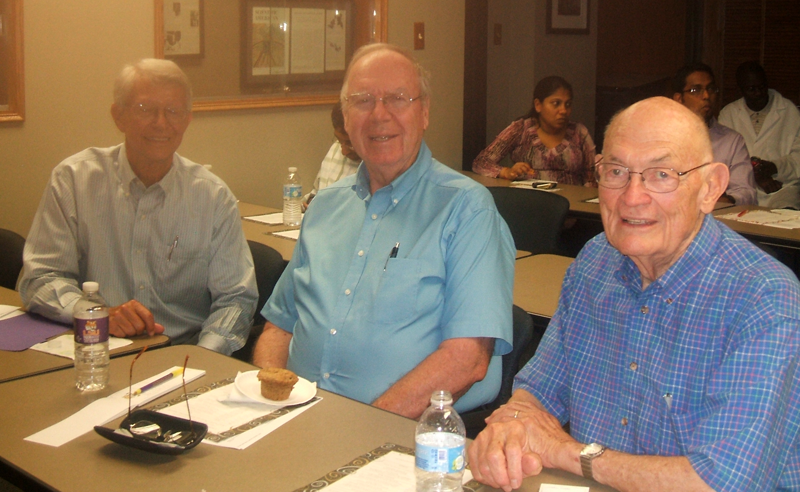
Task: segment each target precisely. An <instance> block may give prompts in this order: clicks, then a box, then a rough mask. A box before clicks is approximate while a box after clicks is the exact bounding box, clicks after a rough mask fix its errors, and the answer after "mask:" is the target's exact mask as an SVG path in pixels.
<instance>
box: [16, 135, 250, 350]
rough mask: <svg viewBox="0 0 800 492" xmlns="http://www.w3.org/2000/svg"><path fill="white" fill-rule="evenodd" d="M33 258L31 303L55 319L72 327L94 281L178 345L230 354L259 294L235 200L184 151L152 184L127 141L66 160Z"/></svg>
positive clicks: (53, 181) (43, 209)
mask: <svg viewBox="0 0 800 492" xmlns="http://www.w3.org/2000/svg"><path fill="white" fill-rule="evenodd" d="M24 257H25V273H24V276H23V278H22V282H21V284H20V294H21V296H22V300H23V302H24V303H25V305H26V307H27V308H28V309H29V310H31V311H34V312H37V313H40V314H42V315H44V316H47V317H48V318H51V319H55V320H59V321H62V322H65V323H70V322H71V321H72V308H73V306H74V304H75V302H77V300H78V298H79V297H80V295H81V287H80V286H81V285H82V283H83V282H84V281H87V280H92V281H96V282H99V283H100V293H101V295H102V296H103V297H104V298H105V300H106V301H107V302H108V304H109V305H110V306H118V305H120V304H123V303H125V302H128V301H129V300H131V299H135V300H137V301H139V302H140V303H141V304H142V305H144V306H145V307H146V308H148V309H149V310H150V311H151V312H152V313H153V315H154V317H155V321H156V323H160V324H162V325H164V328H165V334H166V335H168V336H169V337H170V338H172V340H173V343H198V345H200V346H203V347H206V348H209V349H212V350H215V351H218V352H222V353H225V354H230V353H231V352H232V351H233V350H236V349H238V348H240V347H242V346H243V345H244V342H245V341H246V339H247V336H248V334H249V332H250V327H251V323H252V319H253V313H254V312H255V304H256V301H257V299H258V291H257V289H256V284H255V273H254V271H253V260H252V257H251V255H250V249H249V248H248V246H247V242H246V241H245V239H244V233H243V232H242V226H241V221H240V219H239V212H238V208H237V206H236V198H235V197H234V196H233V194H232V193H231V192H230V190H229V189H228V187H227V186H226V185H225V183H223V182H222V180H220V179H219V178H218V177H216V176H215V175H213V174H212V173H211V172H209V171H208V170H206V169H204V168H203V166H200V165H198V164H195V163H193V162H191V161H189V160H188V159H184V158H182V157H180V156H178V154H175V156H174V158H173V163H172V167H171V168H170V170H169V172H168V173H167V174H166V175H165V176H164V177H163V178H162V179H161V181H159V182H158V183H156V184H154V185H152V186H150V187H148V188H145V187H144V184H143V183H142V182H141V181H140V180H139V179H138V178H137V177H136V175H135V174H134V173H133V170H132V169H131V167H130V164H129V163H128V159H127V156H126V153H125V146H124V145H119V146H116V147H110V148H102V149H101V148H89V149H86V150H84V151H82V152H80V153H78V154H75V155H74V156H72V157H70V158H68V159H66V160H65V161H63V162H62V163H61V164H59V165H58V166H57V167H56V168H55V169H54V170H53V173H52V175H51V177H50V182H49V184H48V186H47V189H46V190H45V193H44V196H43V197H42V200H41V202H40V203H39V209H38V210H37V212H36V216H35V218H34V220H33V225H32V226H31V230H30V233H29V234H28V238H27V241H26V243H25V254H24ZM198 337H199V341H198Z"/></svg>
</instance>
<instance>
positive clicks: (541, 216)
mask: <svg viewBox="0 0 800 492" xmlns="http://www.w3.org/2000/svg"><path fill="white" fill-rule="evenodd" d="M489 191H490V192H491V194H492V197H493V198H494V203H495V205H496V206H497V211H498V212H500V215H501V216H502V217H503V219H505V221H506V224H508V228H509V229H510V230H511V236H512V237H513V238H514V244H515V245H516V247H517V249H518V250H522V251H530V252H531V253H533V254H535V255H537V254H558V253H560V249H559V239H560V237H561V228H562V227H563V226H564V219H565V218H566V216H567V212H568V211H569V200H567V199H566V198H564V197H563V196H561V195H556V194H555V193H550V192H547V191H541V190H526V189H523V188H513V187H491V188H489Z"/></svg>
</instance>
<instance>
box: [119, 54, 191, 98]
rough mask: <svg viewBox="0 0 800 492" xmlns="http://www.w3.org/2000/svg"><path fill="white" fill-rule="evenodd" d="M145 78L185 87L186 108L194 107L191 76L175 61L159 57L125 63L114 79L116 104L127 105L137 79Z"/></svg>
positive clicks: (158, 83)
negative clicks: (190, 82)
mask: <svg viewBox="0 0 800 492" xmlns="http://www.w3.org/2000/svg"><path fill="white" fill-rule="evenodd" d="M140 79H144V80H147V81H149V82H151V83H153V84H156V85H161V84H175V85H177V86H179V87H181V88H182V89H183V92H184V94H186V107H185V108H184V109H186V110H187V111H191V109H192V86H191V84H189V77H187V76H186V74H185V73H183V70H181V68H180V67H179V66H178V65H177V64H176V63H175V62H173V61H170V60H162V59H159V58H144V59H141V60H139V61H138V62H136V63H132V64H128V65H125V66H124V67H123V68H122V70H121V71H120V72H119V75H117V79H116V80H115V81H114V104H116V105H117V106H119V107H120V108H123V107H125V106H126V105H127V104H128V103H129V102H130V101H129V100H130V97H131V91H132V90H133V85H134V84H135V83H136V81H137V80H140Z"/></svg>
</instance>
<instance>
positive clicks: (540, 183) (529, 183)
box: [511, 179, 559, 191]
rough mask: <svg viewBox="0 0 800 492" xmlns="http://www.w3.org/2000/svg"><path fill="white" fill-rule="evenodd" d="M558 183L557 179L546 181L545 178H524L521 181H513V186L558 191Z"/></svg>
mask: <svg viewBox="0 0 800 492" xmlns="http://www.w3.org/2000/svg"><path fill="white" fill-rule="evenodd" d="M556 186H558V183H556V182H555V181H546V180H543V179H524V180H521V181H512V182H511V187H512V188H524V189H526V190H541V191H558V190H559V188H556Z"/></svg>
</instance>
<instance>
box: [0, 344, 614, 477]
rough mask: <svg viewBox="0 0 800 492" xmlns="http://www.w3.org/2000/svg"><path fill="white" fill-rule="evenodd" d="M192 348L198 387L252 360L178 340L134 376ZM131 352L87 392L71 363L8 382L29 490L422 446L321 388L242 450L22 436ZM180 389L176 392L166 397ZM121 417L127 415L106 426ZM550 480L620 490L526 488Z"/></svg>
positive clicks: (406, 424)
mask: <svg viewBox="0 0 800 492" xmlns="http://www.w3.org/2000/svg"><path fill="white" fill-rule="evenodd" d="M186 354H189V356H190V358H189V366H190V367H193V368H199V369H205V370H206V371H207V373H206V375H205V376H204V377H202V378H200V379H198V380H197V381H194V382H192V383H190V384H189V385H187V386H188V389H189V390H190V391H191V390H192V389H193V388H197V387H200V386H205V385H208V384H210V383H213V382H216V381H220V380H222V379H225V378H228V377H232V376H235V375H236V372H237V371H245V370H250V369H252V368H253V366H250V365H249V364H246V363H244V362H241V361H238V360H236V359H232V358H229V357H225V356H223V355H220V354H217V353H215V352H211V351H208V350H206V349H203V348H200V347H196V346H175V347H169V348H166V349H162V350H157V351H154V352H152V353H147V354H145V355H144V356H143V357H142V358H141V359H139V361H138V362H137V364H136V375H135V378H136V379H137V380H141V379H144V378H146V377H149V376H152V375H154V374H157V373H158V372H160V371H163V370H165V369H168V368H170V367H172V366H174V365H179V364H180V363H182V361H183V358H184V356H185V355H186ZM130 358H131V357H124V358H120V359H115V360H113V361H112V362H111V379H110V382H109V387H108V388H107V389H106V390H104V391H103V392H101V393H100V394H99V395H97V396H87V395H81V394H79V393H78V391H77V390H76V389H75V387H74V385H73V383H72V378H71V375H70V374H68V373H67V372H66V371H60V372H54V373H49V374H43V375H40V376H36V377H34V378H30V379H26V380H22V381H12V382H9V383H4V384H2V385H0V415H3V418H2V419H0V434H2V436H3V439H0V472H1V473H2V475H3V476H5V477H14V481H17V480H21V481H25V482H26V483H20V485H21V486H22V487H23V488H25V489H27V488H28V487H29V486H30V482H31V481H35V482H37V483H38V484H41V485H43V486H44V487H45V488H47V489H49V490H62V491H94V490H97V491H116V490H120V491H128V490H149V489H157V490H169V491H172V492H179V491H192V492H197V491H200V490H207V491H209V492H212V491H220V490H237V491H250V490H253V491H264V490H268V491H271V492H283V491H292V490H295V489H296V488H298V487H302V486H304V485H307V484H309V483H310V482H312V481H314V480H316V479H317V478H320V477H322V476H324V475H325V474H327V473H328V472H330V471H333V470H335V469H337V468H339V467H341V466H342V465H344V464H346V463H348V462H349V461H350V460H352V459H354V458H356V457H358V456H361V455H362V454H364V453H366V452H368V451H371V450H373V449H375V448H377V447H379V446H381V445H383V444H385V443H394V444H399V445H401V446H407V447H413V446H414V429H415V426H416V423H415V422H414V421H413V420H409V419H406V418H404V417H400V416H398V415H395V414H392V413H389V412H386V411H383V410H379V409H377V408H374V407H371V406H369V405H364V404H362V403H359V402H356V401H354V400H350V399H348V398H344V397H341V396H338V395H335V394H332V393H329V392H326V391H322V390H320V391H319V392H318V394H319V395H320V396H322V397H323V400H322V401H321V402H319V403H318V404H317V405H316V406H314V407H312V408H310V409H308V410H307V411H306V412H305V413H303V414H301V415H299V416H298V417H296V418H295V419H294V420H292V421H290V422H288V423H287V424H285V425H283V426H282V427H280V428H279V429H277V430H276V431H274V432H272V433H271V434H269V435H268V436H266V437H264V438H263V439H261V440H260V441H258V442H257V443H255V444H253V445H252V446H250V447H249V448H247V449H245V450H241V451H237V450H232V449H226V448H219V447H216V446H211V445H207V444H200V445H199V446H198V447H197V448H195V449H193V450H191V451H189V452H187V453H185V454H184V455H181V456H177V457H165V456H161V455H152V454H147V453H145V452H142V451H137V450H133V449H128V448H125V447H122V446H120V445H118V444H114V443H111V442H109V441H106V440H105V439H103V438H102V437H100V436H99V435H97V434H95V433H93V432H92V433H88V434H84V435H83V436H81V437H79V438H77V439H75V440H73V441H71V442H69V443H67V444H65V445H63V446H61V447H59V448H53V447H50V446H44V445H41V444H34V443H30V442H28V441H24V440H23V438H25V437H26V436H29V435H31V434H33V433H35V432H37V431H39V430H41V429H44V428H45V427H47V426H50V425H52V424H55V423H57V422H59V421H61V420H63V419H64V418H66V417H68V416H70V415H71V414H73V413H75V412H76V411H78V410H79V409H80V408H82V407H83V406H85V405H86V404H88V403H89V402H90V401H92V400H93V399H95V398H97V397H99V396H106V395H108V394H110V393H112V392H114V391H118V390H119V389H122V388H124V387H126V386H127V384H128V381H127V372H128V366H129V365H130ZM178 395H179V392H173V393H170V394H168V395H166V396H165V397H164V398H162V400H166V399H171V398H174V397H176V396H178ZM158 401H161V400H158ZM120 420H121V419H120ZM116 425H119V420H116V421H113V422H111V423H109V424H107V426H108V427H114V426H116ZM87 467H89V468H88V469H87ZM87 477H88V478H87ZM543 481H544V482H547V483H558V484H571V485H584V486H591V490H592V491H598V492H600V491H608V490H611V489H609V488H607V487H604V486H600V485H598V484H595V483H593V482H591V481H588V480H585V479H583V478H581V477H577V476H573V475H570V474H568V473H563V472H558V471H548V470H545V471H544V472H543V473H542V474H541V475H539V476H538V477H531V478H528V479H526V480H525V482H524V483H523V486H522V488H521V489H520V490H523V491H531V492H533V491H538V490H539V484H540V483H541V482H543ZM482 490H486V491H488V490H494V489H490V488H488V487H484V488H483V489H482Z"/></svg>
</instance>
